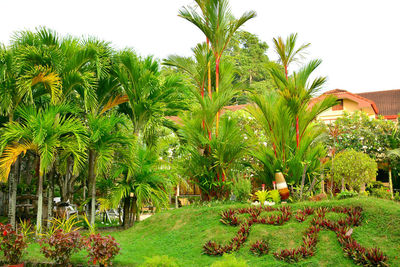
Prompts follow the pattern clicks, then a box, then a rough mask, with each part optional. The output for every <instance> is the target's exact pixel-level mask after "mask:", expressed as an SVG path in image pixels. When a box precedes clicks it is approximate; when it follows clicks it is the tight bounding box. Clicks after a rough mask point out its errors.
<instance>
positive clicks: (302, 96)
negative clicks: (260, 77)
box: [271, 33, 326, 148]
mask: <svg viewBox="0 0 400 267" xmlns="http://www.w3.org/2000/svg"><path fill="white" fill-rule="evenodd" d="M296 41H297V33H296V34H291V35H290V36H289V37H287V39H286V42H285V41H283V39H282V37H280V36H279V37H278V38H274V39H273V42H274V45H275V52H276V53H277V54H278V56H279V61H280V62H281V63H282V65H283V69H284V75H282V74H281V71H280V69H279V68H273V69H272V71H271V74H272V77H273V79H274V80H275V83H276V84H277V86H278V88H279V89H280V90H281V91H282V92H283V91H284V92H283V94H284V95H285V96H286V99H290V102H291V103H290V106H291V111H292V112H294V114H298V113H299V110H300V109H301V108H302V107H303V106H304V105H307V103H308V101H309V100H310V98H311V96H312V95H311V94H312V93H315V92H316V91H317V90H319V89H320V88H321V86H322V85H323V84H324V83H325V80H326V79H325V78H324V77H320V78H318V79H316V80H314V82H313V84H312V86H311V87H314V88H313V89H312V90H309V91H310V94H307V93H304V92H305V91H304V87H305V86H306V82H307V79H308V77H309V75H310V74H311V73H312V71H313V70H314V69H315V68H317V67H318V66H319V64H320V63H321V61H320V60H315V61H312V62H310V63H309V64H308V66H306V67H305V68H303V69H302V70H301V71H300V72H299V74H298V76H302V75H303V76H304V77H296V78H294V77H292V81H291V82H289V74H288V69H289V65H290V64H291V63H293V62H298V61H299V60H300V59H301V58H302V57H303V54H304V53H305V50H306V49H307V48H308V47H309V46H310V43H307V44H303V45H301V46H300V47H299V48H296ZM282 76H283V77H284V78H285V80H286V81H285V80H284V79H283V77H282ZM294 79H296V81H295V80H294ZM297 81H298V82H299V83H300V84H297ZM289 83H290V86H291V88H290V89H289V88H288V86H289ZM299 87H302V88H299ZM310 89H311V88H310ZM295 102H296V103H295ZM295 121H296V146H297V148H298V147H299V144H300V129H299V117H298V115H296V116H295Z"/></svg>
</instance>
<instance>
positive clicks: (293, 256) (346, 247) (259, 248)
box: [203, 206, 388, 266]
mask: <svg viewBox="0 0 400 267" xmlns="http://www.w3.org/2000/svg"><path fill="white" fill-rule="evenodd" d="M263 211H280V212H282V213H281V214H279V215H269V216H267V217H262V216H260V215H261V212H263ZM329 212H334V213H341V214H345V215H347V217H346V218H345V219H339V220H337V221H335V220H330V219H328V218H326V214H327V213H329ZM239 214H249V215H250V216H249V217H248V218H246V219H242V220H240V219H239V218H238V215H239ZM291 215H292V212H291V209H290V207H288V206H284V207H281V208H273V207H269V206H267V207H249V208H240V209H235V210H233V209H229V210H226V211H224V212H222V213H221V217H222V219H221V220H220V221H221V222H222V223H223V224H226V225H231V226H237V225H239V231H238V232H237V234H236V236H235V237H234V238H233V239H232V240H231V241H230V242H229V243H228V244H227V245H221V244H218V243H217V242H215V241H208V242H207V243H206V244H205V245H204V246H203V253H204V254H207V255H212V256H220V255H222V254H224V253H229V252H232V251H236V250H238V249H239V248H240V247H241V246H242V245H243V244H244V242H245V241H246V240H247V237H248V236H249V232H250V228H251V226H252V225H253V224H257V223H259V224H270V225H282V224H284V223H285V222H287V221H289V220H290V218H291ZM310 215H314V217H313V218H312V220H311V226H310V227H309V228H308V229H307V230H306V231H305V232H304V235H303V238H302V244H301V245H300V247H298V248H293V249H282V250H280V251H277V252H275V253H273V255H274V257H275V258H276V259H279V260H283V261H286V262H289V263H293V262H298V261H300V260H302V259H305V258H308V257H311V256H313V255H314V254H315V251H316V246H317V243H318V234H319V231H321V230H331V231H334V232H335V233H336V235H337V238H338V241H339V243H340V244H341V246H342V249H343V251H344V252H345V255H347V256H348V257H350V258H351V259H353V261H354V262H355V263H356V264H358V265H363V266H388V264H387V260H388V258H387V256H386V255H384V254H383V252H382V251H381V250H380V249H379V248H365V247H363V246H361V245H360V244H359V243H358V242H357V241H356V240H355V239H354V238H353V237H352V236H351V234H352V232H353V230H352V228H351V227H356V226H359V225H361V222H362V208H361V207H319V208H316V209H314V208H311V207H305V208H303V209H302V210H299V211H297V213H296V215H295V219H296V220H297V221H298V222H303V221H305V220H306V218H307V216H310ZM250 250H251V252H252V253H253V254H255V255H258V256H261V255H264V254H267V253H268V251H269V244H268V243H267V242H266V241H256V242H255V243H254V244H252V245H251V246H250Z"/></svg>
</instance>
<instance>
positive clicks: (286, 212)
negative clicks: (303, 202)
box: [203, 206, 292, 256]
mask: <svg viewBox="0 0 400 267" xmlns="http://www.w3.org/2000/svg"><path fill="white" fill-rule="evenodd" d="M263 211H280V212H282V214H279V215H269V216H267V217H261V216H260V214H261V212H263ZM239 214H249V215H250V216H249V218H246V219H244V220H240V219H239V218H238V217H237V215H239ZM291 215H292V212H291V209H290V207H286V206H285V207H281V208H273V207H270V206H266V207H250V208H241V209H236V210H232V209H229V210H226V211H224V212H222V213H221V217H222V218H221V220H220V221H221V222H222V223H223V224H226V225H231V226H236V225H239V230H238V232H237V234H236V235H235V236H234V237H233V238H232V239H231V240H230V241H229V243H228V244H227V245H220V244H218V243H217V242H215V241H211V240H210V241H208V242H207V243H206V244H204V246H203V253H204V254H207V255H211V256H221V255H223V254H224V253H229V252H232V251H237V250H239V249H240V248H241V247H242V246H243V244H244V242H245V241H246V240H247V237H248V236H249V234H250V228H251V226H252V225H253V224H257V223H260V224H271V225H282V224H283V223H285V222H287V221H288V220H289V219H290V217H291ZM263 249H264V248H263ZM264 250H265V249H264ZM268 250H269V247H268V249H267V252H268Z"/></svg>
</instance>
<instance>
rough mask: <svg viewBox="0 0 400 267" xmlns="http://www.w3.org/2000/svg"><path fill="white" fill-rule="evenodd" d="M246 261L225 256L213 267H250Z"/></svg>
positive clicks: (232, 256) (228, 255) (229, 255)
mask: <svg viewBox="0 0 400 267" xmlns="http://www.w3.org/2000/svg"><path fill="white" fill-rule="evenodd" d="M248 266H249V265H248V264H247V262H246V261H245V260H244V259H240V258H239V259H238V258H236V257H235V256H234V255H232V254H225V255H224V256H223V257H222V259H221V260H219V261H216V262H214V263H213V264H212V265H211V267H248Z"/></svg>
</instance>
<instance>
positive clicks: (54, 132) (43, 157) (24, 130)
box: [0, 105, 87, 233]
mask: <svg viewBox="0 0 400 267" xmlns="http://www.w3.org/2000/svg"><path fill="white" fill-rule="evenodd" d="M71 112H73V110H71V108H70V107H69V106H67V105H59V106H48V107H45V108H39V109H38V110H36V108H34V107H33V106H22V107H19V108H17V114H18V115H19V118H20V122H9V123H7V124H6V125H5V127H4V129H2V137H3V138H2V139H1V141H0V149H1V150H0V151H1V157H0V177H1V180H3V181H4V180H6V179H7V178H8V175H9V172H10V168H11V165H12V164H13V163H14V162H15V161H16V159H17V158H18V156H20V155H21V154H25V153H26V152H27V151H28V150H30V151H32V152H34V153H35V154H36V155H37V156H38V157H39V187H38V211H37V221H36V226H37V228H36V232H37V233H40V232H41V227H42V214H43V211H42V207H43V177H44V175H46V173H47V172H48V171H49V169H50V168H51V166H52V165H53V163H54V160H55V158H56V155H57V154H59V153H62V151H63V150H68V151H71V152H72V153H73V157H74V163H75V164H74V166H73V170H74V172H77V171H78V168H79V165H82V164H83V161H84V158H85V153H84V149H85V147H86V144H87V137H86V135H85V134H86V131H85V127H84V126H83V124H82V123H81V122H80V121H79V120H78V119H76V118H74V117H72V116H71V115H67V114H69V113H71Z"/></svg>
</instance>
